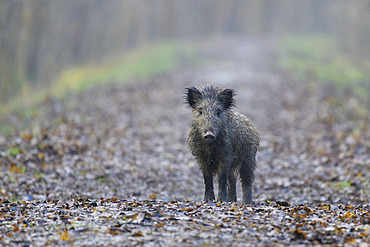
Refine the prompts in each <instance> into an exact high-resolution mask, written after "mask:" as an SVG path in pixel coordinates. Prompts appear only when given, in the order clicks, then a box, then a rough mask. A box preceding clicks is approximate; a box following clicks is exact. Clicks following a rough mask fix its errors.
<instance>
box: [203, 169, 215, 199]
mask: <svg viewBox="0 0 370 247" xmlns="http://www.w3.org/2000/svg"><path fill="white" fill-rule="evenodd" d="M202 172H203V177H204V186H205V192H204V201H206V202H212V201H213V200H214V199H215V193H214V191H213V174H212V171H210V170H209V169H203V170H202Z"/></svg>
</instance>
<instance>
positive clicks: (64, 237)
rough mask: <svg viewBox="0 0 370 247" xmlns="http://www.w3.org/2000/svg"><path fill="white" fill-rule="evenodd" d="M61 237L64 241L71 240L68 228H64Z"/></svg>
mask: <svg viewBox="0 0 370 247" xmlns="http://www.w3.org/2000/svg"><path fill="white" fill-rule="evenodd" d="M60 239H61V240H62V241H69V234H68V231H67V230H64V232H63V233H62V234H60Z"/></svg>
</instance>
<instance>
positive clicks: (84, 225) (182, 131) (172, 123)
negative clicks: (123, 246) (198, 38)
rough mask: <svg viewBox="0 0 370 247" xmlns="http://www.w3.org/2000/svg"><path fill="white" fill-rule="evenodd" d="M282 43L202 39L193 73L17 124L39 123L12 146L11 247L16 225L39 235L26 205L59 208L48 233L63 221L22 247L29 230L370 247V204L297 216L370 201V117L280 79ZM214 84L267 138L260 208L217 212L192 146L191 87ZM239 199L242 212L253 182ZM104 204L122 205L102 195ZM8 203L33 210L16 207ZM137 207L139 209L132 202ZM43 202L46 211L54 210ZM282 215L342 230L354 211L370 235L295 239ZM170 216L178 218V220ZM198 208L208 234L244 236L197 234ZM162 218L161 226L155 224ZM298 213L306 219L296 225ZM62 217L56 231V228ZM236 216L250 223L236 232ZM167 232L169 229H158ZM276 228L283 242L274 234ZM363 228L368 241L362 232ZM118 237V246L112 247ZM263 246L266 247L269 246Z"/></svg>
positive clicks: (298, 235)
mask: <svg viewBox="0 0 370 247" xmlns="http://www.w3.org/2000/svg"><path fill="white" fill-rule="evenodd" d="M268 44H269V43H268V42H266V41H263V40H252V41H251V40H243V39H238V38H232V39H228V40H215V41H210V42H207V44H205V43H201V44H200V49H199V54H198V55H197V57H196V58H193V59H192V60H191V62H192V63H195V64H196V63H199V64H202V65H201V66H187V67H186V68H184V69H181V70H178V71H175V72H172V73H167V74H162V75H158V76H155V77H154V78H150V79H148V80H147V81H145V82H138V83H131V84H128V85H125V86H118V85H116V86H114V85H113V86H99V87H96V88H93V89H91V90H89V91H87V92H85V93H82V94H78V95H72V96H70V97H68V98H67V99H66V100H65V101H64V102H61V101H57V100H54V99H47V100H46V101H45V102H43V103H42V104H41V105H40V111H39V112H38V114H37V116H34V117H31V118H28V119H26V121H23V120H19V119H18V118H17V117H16V116H10V117H9V123H11V124H13V125H14V126H18V127H19V128H21V127H22V126H23V127H24V125H25V124H27V127H26V128H25V130H22V131H20V132H19V133H17V135H16V136H11V137H1V139H0V145H1V153H0V154H1V156H0V164H1V173H2V178H1V183H2V184H1V188H2V191H1V193H2V194H1V197H2V198H4V199H3V203H2V205H3V206H2V207H3V211H2V212H3V213H1V214H0V217H1V218H0V219H2V222H3V223H1V224H2V226H1V227H2V228H1V229H0V230H1V231H2V232H4V234H5V233H6V234H8V235H3V236H4V237H2V238H4V239H5V240H6V241H8V242H9V241H10V242H9V243H11V242H12V241H14V239H13V240H12V237H13V236H14V235H15V234H14V233H17V234H18V231H19V229H16V228H15V227H14V228H12V227H11V226H12V224H13V223H14V222H19V220H23V221H24V222H26V223H25V224H29V226H31V225H32V224H31V223H27V222H29V221H30V219H37V217H42V216H35V215H33V214H32V213H30V211H27V207H26V206H25V209H24V210H25V212H26V213H25V214H22V210H21V207H22V205H28V208H29V209H32V210H33V211H34V212H36V211H37V212H45V213H46V215H48V213H50V214H51V213H52V212H56V211H58V212H59V213H58V214H59V216H55V218H48V219H46V218H42V220H44V223H42V224H44V225H46V226H49V224H56V227H54V228H51V229H49V230H48V232H46V233H45V235H42V234H41V235H37V233H35V232H34V231H36V230H37V226H35V225H32V226H34V228H31V227H30V228H28V225H27V226H24V229H23V230H21V231H20V232H19V236H18V238H16V239H18V240H17V241H20V242H25V241H30V240H27V237H26V236H31V235H27V234H34V235H32V236H39V237H40V239H42V241H41V242H40V244H45V243H56V242H55V241H59V240H65V241H71V240H73V241H74V242H75V244H88V243H104V244H106V243H108V242H109V243H112V244H114V243H116V244H117V243H123V242H115V241H122V238H125V236H126V235H127V236H130V237H129V239H130V240H127V241H129V242H127V243H130V244H134V243H145V241H144V240H145V239H146V238H144V236H145V237H149V239H150V241H152V242H148V243H152V244H154V245H155V244H161V243H162V244H166V245H167V244H169V245H175V243H176V241H180V242H181V241H184V240H186V239H190V240H191V241H190V240H189V241H190V242H188V243H189V244H204V243H216V242H218V241H221V242H222V243H225V244H235V245H237V243H243V241H244V240H243V238H244V237H245V236H246V235H248V234H249V235H248V236H254V237H253V238H252V239H253V241H254V242H253V243H255V244H256V243H258V241H260V240H258V236H260V237H261V236H263V237H264V238H265V240H266V241H272V240H273V241H277V242H276V243H278V242H279V241H280V240H281V241H283V240H284V241H285V242H283V243H286V244H289V243H291V241H293V240H294V241H303V243H304V242H305V241H306V242H307V241H308V242H310V241H311V242H310V243H322V242H320V241H323V243H338V242H342V243H345V242H346V241H352V239H359V242H358V243H360V242H361V241H363V240H366V239H367V240H368V239H369V232H368V231H369V229H368V227H367V226H368V224H369V223H368V222H369V218H368V217H369V216H368V213H367V214H365V213H363V214H361V213H362V211H365V208H361V207H359V208H358V211H356V212H353V211H348V210H349V209H348V208H340V207H338V206H335V210H334V209H333V210H332V211H330V206H322V205H321V206H312V208H311V207H306V208H305V207H303V206H302V207H301V208H298V207H293V206H292V207H291V208H290V209H289V207H288V205H298V204H308V205H316V204H317V203H322V204H333V205H338V204H345V205H357V204H361V203H362V204H363V203H368V202H369V190H370V188H369V187H370V185H369V183H368V177H370V169H369V159H370V157H369V155H368V150H369V143H368V139H367V137H366V134H365V135H359V134H358V133H357V132H350V131H349V130H351V129H355V128H357V129H358V130H359V131H360V133H361V132H362V131H363V130H365V131H366V121H365V122H364V121H363V119H361V118H356V116H353V114H356V112H355V111H354V109H352V108H353V106H352V105H345V106H343V107H342V106H341V108H340V109H341V111H340V112H336V110H335V109H337V108H335V104H337V102H336V101H335V97H336V92H334V93H333V91H332V90H333V89H332V88H329V89H330V90H328V88H327V87H326V86H322V85H318V86H312V85H311V84H304V83H299V82H294V81H292V80H291V79H290V77H289V75H286V74H284V73H283V72H281V71H279V70H275V69H274V68H273V67H272V66H271V62H270V60H271V58H272V55H273V54H272V52H271V48H270V46H269V45H268ZM208 83H212V84H214V85H217V86H221V87H223V88H233V89H235V90H236V91H237V96H236V104H237V108H236V109H237V111H239V112H241V113H243V114H245V115H246V116H247V117H248V118H250V119H251V121H252V122H253V124H254V125H255V126H256V128H257V130H258V131H259V133H260V136H261V143H260V148H259V151H258V156H257V172H256V177H255V183H254V194H253V196H254V200H255V203H256V204H255V206H257V209H256V208H255V207H241V206H237V205H234V204H227V203H226V204H221V205H220V204H216V203H213V204H209V205H208V206H207V204H203V203H202V198H203V193H204V190H203V178H202V174H201V171H200V169H199V168H198V166H197V164H196V163H195V161H194V159H193V157H191V155H190V154H189V152H188V148H187V144H186V139H187V133H188V130H189V127H190V121H191V114H190V110H189V109H188V108H187V106H186V105H185V104H184V99H183V96H184V94H183V92H184V88H186V87H189V86H192V85H194V86H199V85H204V84H208ZM334 91H335V90H334ZM333 102H334V103H333ZM338 104H339V103H338ZM333 107H334V108H333ZM351 114H352V115H351ZM348 119H349V120H348ZM347 120H348V121H347ZM16 149H19V150H18V151H16ZM9 153H12V154H11V155H9ZM238 195H239V196H238V199H239V203H240V198H241V197H240V195H241V189H240V185H238ZM101 197H103V198H111V199H108V200H104V199H98V198H101ZM7 198H8V199H12V200H17V201H30V202H31V203H27V202H24V203H23V204H22V203H20V202H19V203H12V204H13V206H9V205H10V204H9V203H8V202H6V201H7ZM82 198H89V200H83V199H82ZM116 198H118V200H117V199H116ZM121 199H123V201H120V200H121ZM134 199H136V200H138V202H135V201H132V200H134ZM52 200H59V201H54V202H53V201H52ZM125 200H128V201H125ZM147 200H157V202H153V201H152V202H150V201H147ZM266 200H267V201H266ZM42 201H45V202H44V203H41V204H40V203H39V202H42ZM171 201H179V203H176V202H171ZM184 201H188V202H184ZM274 201H278V202H277V203H274ZM32 203H33V204H32ZM266 203H267V205H266ZM270 203H271V205H272V204H273V205H274V207H272V206H271V205H269V204H270ZM32 205H33V206H32ZM66 205H67V206H66ZM72 205H73V206H72ZM104 205H105V206H104ZM197 205H198V206H197ZM282 206H286V209H287V210H288V209H289V210H291V211H290V212H291V213H292V214H293V213H294V212H295V211H294V210H296V212H298V213H301V214H300V215H301V218H302V217H303V218H304V217H308V216H307V215H308V214H311V216H312V217H316V218H317V217H321V216H320V215H318V214H313V212H315V210H317V212H319V211H320V210H327V211H328V210H329V211H330V212H329V216H332V217H333V218H332V219H331V221H330V224H329V225H330V227H332V228H333V226H332V224H335V219H334V218H335V217H338V216H339V215H340V214H341V215H344V214H346V213H347V212H350V213H351V214H348V215H347V216H345V217H344V218H343V219H344V221H343V222H345V223H346V224H347V223H348V224H347V225H345V223H343V229H347V228H346V227H348V228H351V227H352V225H351V224H353V219H354V218H355V217H359V218H358V219H357V220H358V222H360V221H361V222H363V223H361V224H362V227H363V228H359V229H357V228H356V229H357V230H356V232H355V234H353V235H351V236H349V237H348V239H347V238H345V237H344V236H341V235H340V234H339V233H337V232H335V230H336V228H333V229H331V228H330V229H329V230H328V229H326V228H325V227H329V225H328V226H327V225H325V224H322V225H321V227H324V228H325V229H326V230H327V231H330V233H333V234H334V233H335V234H337V235H335V234H334V235H335V236H334V235H329V238H326V237H325V236H324V237H323V236H321V235H320V236H319V237H318V234H319V233H320V231H316V233H315V234H316V235H315V234H313V235H312V234H311V233H310V234H311V235H310V234H309V233H308V232H303V231H302V230H300V229H301V228H300V227H299V226H298V225H297V226H294V227H293V226H292V227H290V228H291V229H290V228H289V227H288V228H287V229H285V230H286V231H288V233H283V232H279V230H277V227H272V228H271V229H270V230H269V231H265V232H263V231H262V225H261V224H262V223H263V222H266V218H264V217H267V216H268V215H270V216H271V214H276V215H275V216H274V217H278V218H279V217H280V218H279V219H280V221H281V220H282V219H283V218H284V217H285V216H286V215H285V213H284V212H285V211H284V210H283V208H282ZM73 207H74V208H73ZM314 207H316V208H314ZM322 207H323V208H322ZM325 207H328V208H325ZM7 208H9V210H8V211H7ZM12 208H13V209H14V210H13V209H12ZM154 208H155V210H154ZM233 208H234V209H233ZM258 208H260V209H261V210H262V211H258V210H259V209H258ZM297 208H298V209H297ZM198 209H199V210H198ZM68 210H71V211H70V213H69V215H67V214H66V212H69V211H68ZM76 210H77V211H78V212H77V211H76ZM86 210H87V211H86ZM96 210H97V211H96ZM168 210H170V211H171V210H172V211H171V212H170V213H169V211H168ZM207 210H208V211H209V210H210V211H209V212H208V211H207ZM217 210H221V211H222V210H224V211H222V212H227V210H231V211H234V212H238V213H242V214H239V215H243V213H244V218H245V217H247V218H251V217H252V218H253V217H257V218H255V220H253V221H245V222H244V223H243V224H241V226H239V225H238V224H239V223H240V222H239V221H238V218H237V214H236V215H235V217H234V216H232V219H231V218H230V219H228V217H226V216H225V217H226V218H225V217H224V218H222V219H220V218H219V217H221V216H220V215H219V214H218V213H215V212H216V211H217ZM225 210H226V211H225ZM289 210H288V211H289ZM367 210H368V208H367ZM90 211H91V212H90ZM104 211H105V212H106V213H104ZM131 211H132V212H131ZM301 211H302V212H303V213H302V212H301ZM12 212H14V213H13V214H14V215H11V213H12ZM94 212H96V214H97V215H98V216H99V217H100V218H99V219H101V218H102V217H111V218H109V219H108V218H107V219H105V221H104V222H101V221H100V220H96V219H95V220H94V219H92V218H90V216H91V215H90V213H94ZM165 212H167V213H165ZM191 212H194V213H195V212H201V215H195V216H196V218H197V219H198V220H199V222H195V221H194V222H193V223H194V224H195V225H196V226H197V227H199V224H200V225H202V224H203V225H204V228H202V229H206V228H207V229H208V228H210V229H211V228H212V229H213V228H215V227H216V228H217V227H219V226H220V225H221V223H225V225H224V226H225V227H226V228H225V229H229V230H230V231H229V232H225V234H226V235H224V236H225V238H221V239H218V240H217V241H216V240H215V238H220V236H213V235H212V234H214V233H212V231H213V230H215V229H213V230H210V229H208V230H207V229H206V230H207V231H205V233H204V236H203V235H199V234H198V235H194V234H195V232H198V233H199V231H200V230H199V229H197V228H196V227H195V228H194V229H193V230H192V229H191V228H189V226H187V225H186V224H185V223H184V222H187V221H190V219H193V216H191V214H192V213H191ZM207 212H208V213H209V214H207ZM258 212H261V214H262V215H259V214H258ZM304 212H305V213H304ZM320 212H321V211H320ZM265 213H268V214H265ZM60 214H61V215H64V216H63V217H64V218H63V217H62V218H61V216H60ZM81 215H83V217H82V216H81ZM87 215H89V216H87ZM232 215H233V214H232ZM85 216H86V217H85ZM45 217H46V216H45ZM69 217H71V218H69ZM84 217H85V218H84ZM112 217H113V218H112ZM151 217H152V220H149V221H146V220H145V219H147V218H148V219H149V218H151ZM202 217H203V218H202ZM204 217H206V218H207V217H208V218H209V220H205V218H204ZM222 217H223V216H222ZM281 217H283V218H281ZM286 217H288V216H286ZM289 217H291V220H294V219H296V218H295V216H294V215H289ZM77 218H80V219H81V221H82V222H80V223H79V224H76V223H71V222H76V221H80V220H78V219H77ZM154 218H155V219H154ZM171 218H172V219H173V218H176V219H177V221H172V220H171ZM239 218H240V217H239ZM247 218H245V219H247ZM51 219H54V221H55V222H54V223H52V221H51V222H49V220H51ZM68 219H70V220H68ZM211 219H212V220H211ZM347 219H348V222H347ZM125 220H129V223H130V224H131V225H130V224H126V223H127V222H126V221H125ZM227 220H230V221H232V222H234V221H235V222H239V223H235V222H234V223H230V224H229V223H226V222H228V221H227ZM275 220H277V218H276V219H270V220H269V221H268V222H270V223H271V224H273V223H274V222H275ZM311 220H312V219H311ZM167 221H171V222H172V223H173V224H174V226H173V227H174V228H173V229H172V230H171V229H167V228H168V227H170V226H163V224H166V223H165V222H167ZM218 221H220V222H218ZM312 221H314V220H312ZM316 221H317V220H316ZM125 222H126V223H125ZM148 222H149V223H148ZM175 222H177V223H176V224H175ZM181 222H182V223H181ZM212 222H213V223H212ZM276 222H277V221H276ZM167 223H168V222H167ZM172 223H171V224H172ZM193 223H192V224H193ZM254 223H255V224H257V228H258V229H257V230H256V229H255V230H256V232H255V233H256V234H255V233H253V231H254V230H253V229H252V228H248V227H251V224H254ZM296 223H298V221H297V222H296ZM19 224H20V223H18V225H19ZM89 224H90V225H92V226H91V227H90V226H88V225H89ZM315 224H316V223H315ZM366 224H367V225H366ZM13 225H14V224H13ZM22 226H23V225H22ZM72 226H73V229H72V228H71V227H72ZM101 226H104V227H103V228H101ZM193 226H194V225H193ZM260 226H261V227H260ZM148 227H149V228H148ZM235 227H236V228H235ZM237 227H247V228H248V231H247V232H243V229H239V228H237ZM259 227H260V228H259ZM366 227H367V228H366ZM142 228H143V229H142ZM157 228H158V229H161V230H159V231H156V230H157ZM170 228H171V227H170ZM365 228H366V229H367V230H366V229H365ZM63 229H65V230H63ZM84 229H85V230H84ZM98 229H103V230H101V231H100V230H98ZM184 229H188V230H189V233H188V235H186V234H185V235H184V236H181V235H178V234H175V233H174V231H175V232H176V231H177V232H182V231H183V230H184ZM237 229H239V230H240V231H239V232H238V231H236V230H237ZM279 229H280V230H281V229H282V228H279ZM302 229H303V228H302ZM364 229H365V230H364ZM251 230H253V231H251ZM265 230H266V229H265ZM12 231H13V232H14V233H11V232H12ZM22 231H23V232H22ZM84 231H86V234H87V235H84V234H85V232H84ZM91 231H97V232H98V233H99V234H98V235H99V236H98V237H96V238H95V240H94V238H93V239H91V238H90V237H88V236H91V234H93V232H91ZM149 231H154V232H153V233H149ZM194 231H195V232H194ZM261 231H262V232H261ZM273 231H276V232H275V233H276V234H277V235H264V234H265V233H266V234H267V233H268V232H273ZM21 232H22V233H21ZM68 232H69V234H70V235H68ZM221 232H222V231H221ZM361 232H362V233H364V232H365V233H366V234H364V235H361ZM193 233H194V234H193ZM241 233H243V234H241ZM357 233H358V234H357ZM9 234H13V235H12V236H9ZM48 234H49V235H50V236H49V235H48ZM58 234H59V235H58ZM63 234H65V235H63ZM107 234H111V235H112V238H107ZM189 234H190V235H189ZM192 234H193V235H194V236H193V235H192ZM201 234H203V233H201ZM207 234H208V235H207ZM209 234H211V235H212V236H211V235H209ZM228 234H229V235H228ZM250 234H252V235H250ZM253 234H255V235H253ZM258 234H262V235H258ZM279 234H280V235H279ZM356 234H357V235H356ZM157 235H158V236H160V237H161V238H158V240H155V239H156V238H155V236H157ZM257 235H258V236H257ZM67 236H68V239H67ZM113 236H114V237H113ZM127 236H126V237H127ZM243 236H244V237H243ZM277 236H280V237H277ZM14 237H15V236H14ZM63 237H65V238H66V239H63ZM140 238H141V240H140ZM279 238H281V239H280V240H279ZM29 239H31V243H34V244H37V243H35V242H32V241H33V240H32V237H29ZM233 239H234V240H235V242H232V241H233ZM307 239H308V240H307ZM45 241H46V242H45ZM47 241H49V242H47ZM89 241H93V242H89ZM94 241H95V242H94ZM99 241H103V242H99ZM110 241H111V242H110ZM174 241H175V242H174ZM215 241H216V242H215ZM230 241H231V242H230ZM238 241H239V242H238ZM251 241H252V240H251ZM314 241H316V242H314ZM331 241H333V242H331ZM308 242H307V243H308ZM185 243H186V241H185ZM259 243H260V244H261V245H264V244H263V243H264V242H263V241H262V242H259ZM269 244H271V242H269Z"/></svg>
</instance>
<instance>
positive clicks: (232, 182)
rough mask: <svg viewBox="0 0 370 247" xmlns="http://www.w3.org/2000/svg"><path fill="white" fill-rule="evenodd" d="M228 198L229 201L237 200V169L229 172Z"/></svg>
mask: <svg viewBox="0 0 370 247" xmlns="http://www.w3.org/2000/svg"><path fill="white" fill-rule="evenodd" d="M227 199H228V201H229V202H236V176H235V170H231V171H230V174H229V180H228V187H227Z"/></svg>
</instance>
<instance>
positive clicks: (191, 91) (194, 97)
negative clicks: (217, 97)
mask: <svg viewBox="0 0 370 247" xmlns="http://www.w3.org/2000/svg"><path fill="white" fill-rule="evenodd" d="M201 98H202V94H201V93H200V92H199V90H198V89H196V88H195V87H189V88H185V101H186V103H188V104H189V106H190V107H191V108H194V107H195V105H196V103H197V102H198V101H199V100H200V99H201Z"/></svg>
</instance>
